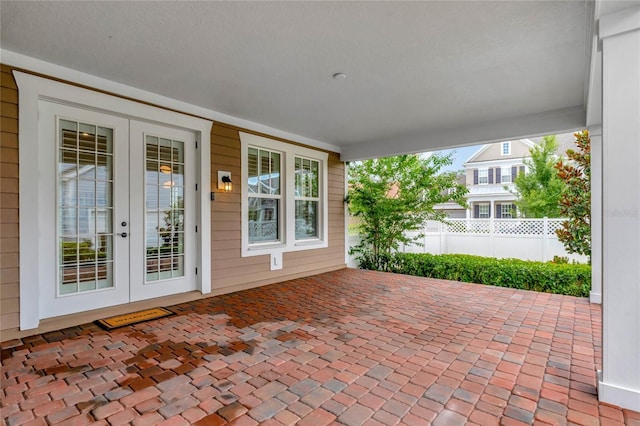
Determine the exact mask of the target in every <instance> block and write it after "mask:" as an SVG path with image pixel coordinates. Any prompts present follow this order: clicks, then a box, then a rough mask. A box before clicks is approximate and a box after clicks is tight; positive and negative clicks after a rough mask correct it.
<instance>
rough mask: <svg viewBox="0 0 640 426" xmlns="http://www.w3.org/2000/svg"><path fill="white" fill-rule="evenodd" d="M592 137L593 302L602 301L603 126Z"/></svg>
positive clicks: (597, 128) (590, 295) (593, 129)
mask: <svg viewBox="0 0 640 426" xmlns="http://www.w3.org/2000/svg"><path fill="white" fill-rule="evenodd" d="M589 137H590V138H591V292H590V293H589V301H590V302H591V303H598V304H599V303H602V126H594V127H591V128H589Z"/></svg>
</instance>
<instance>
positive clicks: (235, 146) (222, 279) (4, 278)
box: [0, 65, 345, 341]
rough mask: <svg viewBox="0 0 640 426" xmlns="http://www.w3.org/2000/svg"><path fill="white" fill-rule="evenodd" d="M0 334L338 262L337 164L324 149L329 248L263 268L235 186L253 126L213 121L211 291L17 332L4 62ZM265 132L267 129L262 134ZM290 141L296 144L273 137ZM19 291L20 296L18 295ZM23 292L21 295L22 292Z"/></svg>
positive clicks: (340, 176) (9, 92) (13, 191)
mask: <svg viewBox="0 0 640 426" xmlns="http://www.w3.org/2000/svg"><path fill="white" fill-rule="evenodd" d="M0 71H1V72H0V76H1V82H0V85H1V87H2V90H1V91H0V331H2V335H1V336H0V340H1V341H6V340H9V339H13V338H18V337H24V336H27V335H30V334H34V333H42V332H47V331H51V330H56V329H60V328H65V327H69V326H73V325H77V324H82V323H85V322H88V321H93V320H95V319H98V318H103V317H106V316H110V315H116V314H120V313H127V312H133V311H135V310H139V309H145V308H148V307H152V306H159V305H170V304H173V303H180V302H183V301H187V300H195V299H198V298H201V297H208V296H210V295H217V294H222V293H226V292H230V291H237V290H242V289H247V288H251V287H256V286H261V285H266V284H271V283H275V282H278V281H282V280H288V279H294V278H300V277H304V276H309V275H313V274H317V273H322V272H327V271H332V270H336V269H340V268H343V267H345V263H344V209H345V206H344V176H345V167H344V163H343V162H341V161H340V158H339V155H338V154H336V153H331V152H330V153H329V162H328V176H327V180H328V185H329V196H328V203H329V206H328V208H329V242H328V243H329V247H328V248H324V249H313V250H305V251H298V252H292V253H285V254H284V256H283V269H282V270H279V271H270V270H269V262H270V258H269V256H267V255H264V256H252V257H244V258H243V257H241V226H242V224H241V217H240V214H241V213H240V209H241V196H240V193H241V192H240V191H241V185H242V183H241V182H240V179H239V178H240V175H241V173H240V172H241V170H240V139H239V131H244V132H248V133H255V132H251V131H248V130H244V129H240V128H237V127H234V126H231V125H226V124H222V123H214V125H213V127H212V131H211V176H210V179H211V183H212V191H213V192H215V201H212V202H211V253H210V256H211V269H212V270H211V272H212V293H211V294H210V295H205V296H202V295H201V294H199V293H197V292H190V293H185V294H180V295H174V296H167V297H164V298H159V299H153V300H148V301H143V302H136V303H131V304H126V305H119V306H114V307H110V308H105V309H99V310H95V311H90V312H82V313H78V314H73V315H66V316H63V317H58V318H51V319H46V320H42V321H41V323H40V327H39V328H38V329H37V330H30V331H27V332H21V331H19V316H20V315H19V309H20V284H19V282H20V269H19V267H20V253H19V246H20V240H19V151H18V113H19V106H18V89H17V86H16V84H15V81H14V79H13V76H12V74H11V71H12V70H11V69H10V68H9V67H7V66H5V65H2V66H1V70H0ZM261 136H265V137H271V136H269V135H263V134H261ZM272 138H273V139H276V140H279V141H281V142H286V143H291V144H294V145H301V146H304V145H303V144H299V143H296V142H294V141H288V140H284V139H281V138H277V137H272ZM218 170H225V171H229V172H231V174H232V178H233V182H234V185H233V191H232V192H231V193H225V192H220V191H218V189H217V181H218ZM24 296H25V295H23V297H24ZM27 297H28V295H27Z"/></svg>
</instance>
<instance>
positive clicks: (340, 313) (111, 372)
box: [0, 270, 640, 425]
mask: <svg viewBox="0 0 640 426" xmlns="http://www.w3.org/2000/svg"><path fill="white" fill-rule="evenodd" d="M171 309H172V310H173V311H174V312H175V313H176V315H175V316H172V317H167V318H163V319H160V320H156V321H151V322H147V323H142V324H138V325H135V326H131V327H125V328H121V329H118V330H115V331H111V332H106V331H103V330H100V329H99V328H97V327H96V326H94V325H91V324H87V325H84V326H79V327H73V328H70V329H65V330H60V331H56V332H52V333H47V334H43V335H39V336H33V337H29V338H25V339H23V340H22V341H21V342H5V343H4V344H3V351H2V387H1V389H0V399H1V404H2V407H1V408H2V411H1V417H0V424H3V425H4V424H6V425H19V424H26V423H28V424H55V423H60V424H91V423H94V422H96V423H97V424H126V423H130V424H134V425H154V424H165V425H174V424H175V425H181V424H196V423H197V424H199V425H222V424H226V423H227V422H231V423H232V424H235V425H256V424H265V425H292V424H308V425H323V424H345V425H360V424H371V425H378V424H382V425H393V424H407V425H419V424H435V425H438V424H442V425H455V424H480V425H498V424H501V425H510V424H514V425H515V424H561V425H564V424H567V425H569V424H603V425H609V424H611V425H615V424H618V425H622V424H627V425H640V413H636V412H631V411H627V410H621V409H619V408H617V407H612V406H609V405H606V404H599V403H598V401H597V397H596V376H595V371H596V367H597V366H598V365H599V363H600V354H601V343H600V321H601V320H600V318H601V314H600V307H599V306H597V305H590V304H589V302H588V300H586V299H583V298H574V297H566V296H558V295H551V294H545V293H534V292H527V291H520V290H511V289H504V288H495V287H488V286H481V285H472V284H464V283H457V282H450V281H439V280H431V279H423V278H416V277H408V276H402V275H393V274H385V273H378V272H370V271H360V270H341V271H336V272H331V273H326V274H322V275H317V276H314V277H310V278H305V279H299V280H293V281H288V282H283V283H279V284H274V285H270V286H266V287H262V288H258V289H253V290H248V291H243V292H238V293H234V294H229V295H224V296H219V297H212V298H207V299H202V300H199V301H196V302H192V303H185V304H181V305H177V306H173V307H171Z"/></svg>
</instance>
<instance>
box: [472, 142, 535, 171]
mask: <svg viewBox="0 0 640 426" xmlns="http://www.w3.org/2000/svg"><path fill="white" fill-rule="evenodd" d="M540 140H542V138H540ZM502 142H511V144H515V143H521V144H524V145H526V147H527V150H528V149H531V148H533V147H534V146H536V143H535V142H533V141H532V140H531V139H516V140H514V141H502ZM502 142H495V143H492V144H484V145H482V146H481V147H480V148H478V150H477V151H476V152H474V153H473V154H472V155H471V157H469V159H468V160H467V161H465V162H464V163H463V165H466V164H468V163H474V162H476V160H477V158H478V157H480V155H481V154H482V153H484V152H485V151H486V150H488V149H489V148H491V147H492V146H495V145H496V144H501V143H502ZM512 149H513V148H512ZM502 159H504V158H500V157H496V158H495V160H502ZM482 161H486V160H482Z"/></svg>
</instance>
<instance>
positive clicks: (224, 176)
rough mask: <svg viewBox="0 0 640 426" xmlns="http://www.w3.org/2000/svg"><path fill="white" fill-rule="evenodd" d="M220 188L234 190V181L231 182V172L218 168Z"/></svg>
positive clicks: (227, 190) (226, 190)
mask: <svg viewBox="0 0 640 426" xmlns="http://www.w3.org/2000/svg"><path fill="white" fill-rule="evenodd" d="M218 189H221V190H223V191H225V192H231V190H233V182H231V172H225V171H222V170H218Z"/></svg>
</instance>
